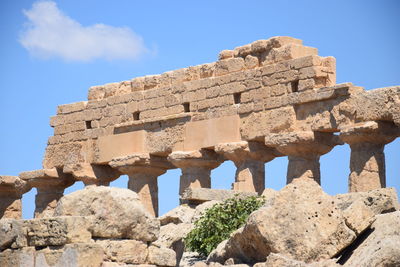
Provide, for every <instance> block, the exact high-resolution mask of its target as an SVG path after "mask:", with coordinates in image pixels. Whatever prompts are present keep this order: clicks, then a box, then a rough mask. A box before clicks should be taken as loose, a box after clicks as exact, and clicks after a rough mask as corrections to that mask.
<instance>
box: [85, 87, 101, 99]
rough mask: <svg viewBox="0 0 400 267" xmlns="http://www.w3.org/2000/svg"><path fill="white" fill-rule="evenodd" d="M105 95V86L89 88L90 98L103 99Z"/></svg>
mask: <svg viewBox="0 0 400 267" xmlns="http://www.w3.org/2000/svg"><path fill="white" fill-rule="evenodd" d="M104 96H105V89H104V86H101V85H100V86H92V87H90V88H89V93H88V100H101V99H103V98H104Z"/></svg>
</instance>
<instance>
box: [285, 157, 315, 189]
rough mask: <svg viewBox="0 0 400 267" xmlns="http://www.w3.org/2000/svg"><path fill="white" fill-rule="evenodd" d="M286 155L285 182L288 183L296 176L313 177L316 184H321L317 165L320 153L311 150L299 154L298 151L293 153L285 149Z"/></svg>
mask: <svg viewBox="0 0 400 267" xmlns="http://www.w3.org/2000/svg"><path fill="white" fill-rule="evenodd" d="M286 153H287V154H288V155H289V156H288V160H289V163H288V171H287V177H286V183H287V184H289V183H291V182H292V181H293V179H296V178H310V179H314V180H315V181H316V182H317V183H318V184H321V172H320V165H319V158H320V155H319V154H316V153H311V152H304V153H302V155H300V154H299V153H298V152H297V153H293V154H292V156H290V154H291V152H289V151H286Z"/></svg>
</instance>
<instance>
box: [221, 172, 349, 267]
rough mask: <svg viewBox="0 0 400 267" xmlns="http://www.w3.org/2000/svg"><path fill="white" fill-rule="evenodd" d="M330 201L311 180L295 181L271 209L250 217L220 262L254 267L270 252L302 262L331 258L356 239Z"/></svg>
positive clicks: (282, 192)
mask: <svg viewBox="0 0 400 267" xmlns="http://www.w3.org/2000/svg"><path fill="white" fill-rule="evenodd" d="M333 200H334V199H333V197H331V196H329V195H327V194H325V193H324V192H323V191H322V189H321V188H320V187H319V185H318V184H317V183H316V182H314V181H313V180H311V179H295V180H294V181H293V182H292V183H291V184H289V185H287V186H286V187H285V188H284V189H282V190H281V191H280V192H279V193H278V195H277V196H276V197H275V200H274V202H273V204H272V205H271V206H266V207H263V208H261V209H259V210H257V211H255V212H253V213H252V214H251V215H250V217H249V219H248V221H247V223H246V225H245V226H244V227H243V228H241V229H239V230H238V231H236V232H234V233H233V234H232V235H231V237H230V239H229V240H228V241H227V243H226V245H225V246H224V250H225V253H224V256H223V257H221V256H219V258H220V259H223V260H226V259H228V258H240V259H242V260H243V261H245V262H249V263H254V262H261V261H265V260H266V257H267V256H268V255H269V254H270V253H271V252H274V253H280V254H282V255H284V256H288V257H290V258H293V259H296V260H301V261H304V262H311V261H319V260H323V259H329V258H331V257H332V256H334V255H336V254H337V253H338V252H339V251H341V250H342V249H344V248H345V247H347V246H348V245H349V244H351V243H352V242H353V240H354V239H355V238H356V235H355V233H354V232H353V231H352V230H351V229H349V228H348V227H347V225H346V223H345V221H344V219H343V217H342V214H341V211H340V209H338V208H337V207H336V206H335V204H334V203H335V202H334V201H333ZM293 222H296V223H293ZM248 240H252V242H248ZM218 261H219V262H221V261H220V260H218Z"/></svg>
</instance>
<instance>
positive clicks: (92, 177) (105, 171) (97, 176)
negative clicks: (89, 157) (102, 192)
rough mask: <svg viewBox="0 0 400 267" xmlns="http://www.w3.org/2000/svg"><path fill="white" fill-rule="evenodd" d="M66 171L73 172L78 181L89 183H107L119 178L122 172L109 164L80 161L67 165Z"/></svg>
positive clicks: (64, 169)
mask: <svg viewBox="0 0 400 267" xmlns="http://www.w3.org/2000/svg"><path fill="white" fill-rule="evenodd" d="M63 171H64V173H71V174H72V175H73V176H74V178H75V179H76V180H78V181H82V182H83V183H84V184H85V185H86V186H88V185H106V186H108V185H109V184H110V182H112V181H114V180H116V179H118V177H120V176H121V173H120V172H119V171H118V170H116V169H113V168H111V167H110V166H108V165H97V164H89V163H78V164H69V165H65V166H64V168H63Z"/></svg>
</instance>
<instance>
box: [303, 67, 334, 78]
mask: <svg viewBox="0 0 400 267" xmlns="http://www.w3.org/2000/svg"><path fill="white" fill-rule="evenodd" d="M329 73H333V71H331V70H330V69H329V68H328V67H322V66H312V67H307V68H302V69H300V74H299V79H309V78H315V77H316V78H319V77H328V74H329Z"/></svg>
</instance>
